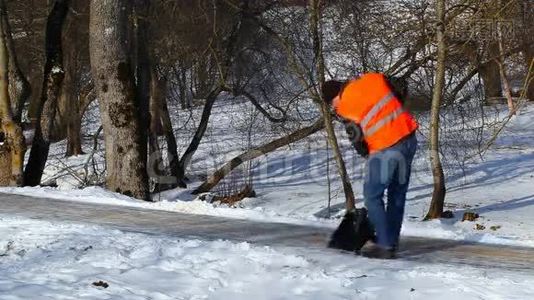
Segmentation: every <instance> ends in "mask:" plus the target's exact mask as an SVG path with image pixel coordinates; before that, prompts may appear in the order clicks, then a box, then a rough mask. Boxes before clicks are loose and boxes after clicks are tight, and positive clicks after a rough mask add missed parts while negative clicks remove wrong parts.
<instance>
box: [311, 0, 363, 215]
mask: <svg viewBox="0 0 534 300" xmlns="http://www.w3.org/2000/svg"><path fill="white" fill-rule="evenodd" d="M309 5H310V8H311V9H310V27H311V28H310V29H311V32H312V41H313V49H314V54H315V63H316V71H317V79H318V81H319V82H318V83H319V87H322V86H323V84H324V82H325V78H324V73H325V66H324V59H323V50H322V42H321V35H320V24H319V22H320V20H321V7H320V1H319V0H310V4H309ZM321 94H322V93H317V94H316V95H312V96H313V97H314V98H315V100H316V102H317V103H318V105H319V106H320V108H321V113H322V116H323V119H324V125H325V128H326V133H327V136H328V143H329V144H330V146H331V147H332V150H333V151H334V159H335V160H336V164H337V169H338V172H339V176H340V177H341V182H342V183H343V191H344V192H345V208H346V209H347V211H350V210H354V208H355V200H354V192H353V190H352V184H351V183H350V178H349V176H348V174H347V169H346V167H345V161H344V160H343V156H342V155H341V151H340V150H339V145H338V143H337V138H336V134H335V132H334V126H333V125H332V117H331V115H330V110H329V108H328V107H327V104H326V103H325V102H324V101H322V100H321V96H320V95H321Z"/></svg>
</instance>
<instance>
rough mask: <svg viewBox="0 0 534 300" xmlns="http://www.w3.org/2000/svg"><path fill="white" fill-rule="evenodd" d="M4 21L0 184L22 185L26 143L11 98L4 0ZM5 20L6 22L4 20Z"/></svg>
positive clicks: (0, 62) (0, 42) (1, 29)
mask: <svg viewBox="0 0 534 300" xmlns="http://www.w3.org/2000/svg"><path fill="white" fill-rule="evenodd" d="M0 5H2V12H1V13H2V21H1V22H0V122H1V124H0V125H1V127H0V186H5V185H10V186H12V185H15V186H20V185H22V180H23V176H22V167H23V165H24V152H25V151H26V149H25V143H24V137H23V135H22V129H21V127H20V124H18V123H17V122H15V120H14V117H13V111H12V107H11V101H10V98H9V91H8V88H9V75H8V74H9V71H8V68H9V67H8V66H9V56H8V49H7V45H6V44H7V41H6V31H7V34H11V33H10V32H9V30H8V29H7V28H5V25H6V23H7V16H5V13H6V11H5V6H4V3H3V1H2V3H1V4H0ZM4 21H5V22H4Z"/></svg>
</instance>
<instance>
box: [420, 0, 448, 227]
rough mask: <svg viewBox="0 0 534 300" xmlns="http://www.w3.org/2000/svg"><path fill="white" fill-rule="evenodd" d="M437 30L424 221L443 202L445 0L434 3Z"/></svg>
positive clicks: (438, 213)
mask: <svg viewBox="0 0 534 300" xmlns="http://www.w3.org/2000/svg"><path fill="white" fill-rule="evenodd" d="M436 14H437V24H436V27H437V30H436V42H437V48H438V50H437V51H438V56H437V62H436V75H435V81H434V91H433V94H432V110H431V114H430V122H431V124H430V149H429V150H430V162H431V164H432V176H433V178H434V191H433V193H432V202H431V204H430V209H429V211H428V213H427V215H426V217H425V219H435V218H440V217H441V215H442V213H443V205H444V202H445V193H446V189H445V176H444V174H443V167H442V165H441V159H440V153H439V143H440V140H439V124H440V123H439V112H440V107H441V99H442V97H443V88H444V81H445V59H446V55H447V53H446V47H447V45H446V43H445V0H437V1H436Z"/></svg>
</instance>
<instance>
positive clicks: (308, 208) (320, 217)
mask: <svg viewBox="0 0 534 300" xmlns="http://www.w3.org/2000/svg"><path fill="white" fill-rule="evenodd" d="M243 110H244V108H243V107H240V106H239V105H230V106H229V105H220V106H216V107H215V109H214V116H213V117H212V122H216V123H217V125H218V126H213V125H211V126H210V129H209V131H210V132H209V134H208V135H207V136H206V141H205V142H204V143H203V144H202V145H201V148H200V149H199V151H198V153H197V157H198V159H197V160H196V162H195V163H194V165H193V170H195V171H196V172H198V173H206V172H208V171H209V168H213V167H214V166H220V165H221V164H222V163H223V162H225V161H226V160H227V159H229V158H231V157H232V156H233V155H235V154H236V153H239V152H241V151H243V149H245V147H246V145H244V143H245V142H243V137H241V138H239V135H238V134H237V133H236V132H241V134H244V133H242V132H243V131H242V130H241V131H240V130H236V128H233V127H231V126H234V127H235V126H238V127H239V126H240V127H243V126H245V125H246V124H245V125H243V124H240V123H239V122H238V120H239V119H240V118H242V117H239V113H240V112H242V111H243ZM177 115H178V116H179V114H177ZM223 124H227V125H228V126H229V127H228V128H225V126H223ZM245 127H246V126H245ZM231 129H233V131H231V132H233V135H228V132H229V131H230V130H231ZM187 131H188V130H185V129H184V130H183V133H182V134H185V132H187ZM245 134H246V133H245ZM323 135H324V133H322V132H320V133H317V134H315V135H314V136H312V137H311V138H309V139H307V140H305V141H302V142H300V143H296V144H294V145H293V146H292V147H291V148H283V149H280V150H279V151H276V152H274V153H270V154H268V155H267V156H266V157H263V158H261V159H259V160H257V161H255V169H254V170H255V171H254V188H255V190H256V192H257V194H258V197H257V198H250V199H245V200H244V201H243V202H242V203H240V204H239V205H238V207H233V208H231V207H228V206H225V205H213V204H210V203H206V202H204V201H201V200H198V199H196V197H194V196H192V195H191V194H190V191H191V189H176V190H172V191H167V192H164V193H161V194H156V195H154V200H155V201H156V202H155V203H147V202H142V201H138V200H135V199H132V198H128V197H126V196H122V195H117V194H114V193H111V192H109V191H106V190H104V189H102V188H100V187H88V188H84V189H75V187H74V189H73V185H72V182H73V181H74V182H76V180H77V179H75V178H73V176H69V175H67V176H63V177H59V178H58V179H57V183H58V186H59V187H58V188H28V187H27V188H0V192H9V193H17V194H25V195H30V196H43V197H50V198H59V199H67V200H72V201H87V202H95V203H103V204H115V205H128V206H135V207H142V208H147V209H160V210H169V211H178V212H185V213H193V214H207V215H217V216H225V217H230V218H244V219H253V220H260V221H274V222H286V223H298V224H306V225H314V226H327V227H332V228H333V227H335V226H336V225H337V223H338V222H339V219H338V218H337V217H339V216H340V215H341V214H342V211H341V209H342V208H343V192H342V189H341V186H340V184H339V181H338V180H337V179H336V178H337V176H336V171H335V164H334V162H333V160H332V158H331V157H329V159H330V178H331V179H332V186H331V189H332V193H331V194H332V202H331V214H330V217H328V215H329V214H328V209H327V203H328V192H327V191H328V186H327V179H326V177H327V174H326V173H327V172H326V165H327V163H326V162H327V152H326V149H325V138H324V136H323ZM532 137H534V106H533V105H530V106H528V107H527V108H526V109H524V110H522V112H521V114H520V115H519V116H518V117H514V119H513V120H512V121H511V123H510V124H509V125H508V126H507V127H506V129H505V131H504V132H503V133H502V134H501V135H500V136H499V139H498V140H497V142H496V144H495V145H494V146H493V147H492V148H491V149H490V150H489V151H488V152H487V153H486V155H485V156H484V157H483V159H482V160H474V161H472V162H471V163H469V164H467V165H466V166H465V168H464V169H463V170H461V171H456V172H454V171H452V172H450V171H449V172H448V173H447V187H448V192H447V198H446V209H450V210H452V211H453V212H454V214H455V218H454V219H450V220H435V221H430V222H422V221H421V219H422V217H423V216H424V214H425V213H426V211H427V209H428V207H429V204H430V198H431V192H432V178H431V173H430V172H429V164H428V159H427V153H426V151H425V149H424V147H425V146H424V143H423V142H421V146H420V150H419V152H418V156H417V159H416V162H415V168H414V173H413V175H412V184H411V188H410V191H409V194H408V202H407V207H406V216H405V222H404V226H403V234H404V235H412V236H427V237H441V238H449V239H460V240H470V241H480V242H489V243H500V244H509V245H521V246H531V247H534V219H533V218H531V216H532V215H534V205H533V204H534V184H533V183H534V142H533V139H532ZM264 138H265V137H264ZM267 139H268V138H267ZM183 140H185V142H187V139H186V138H183V139H182V141H183ZM340 140H341V141H342V144H343V149H344V151H345V158H346V161H347V163H348V168H349V173H350V174H351V176H352V178H353V180H354V181H353V182H354V187H355V191H356V196H357V198H358V200H359V203H358V205H362V204H361V199H362V193H361V192H362V182H361V178H362V174H363V160H362V159H361V158H359V157H357V156H356V155H355V153H354V151H353V150H352V149H351V148H350V145H348V144H347V143H346V141H344V136H343V134H340ZM89 146H91V145H89ZM232 146H233V148H232ZM63 147H64V144H62V143H58V144H56V145H55V150H54V151H53V153H57V154H56V156H54V158H53V159H51V160H50V161H49V163H48V165H47V176H48V177H52V176H53V174H56V173H57V172H58V169H60V168H63V169H65V168H64V166H65V165H71V166H78V170H81V169H79V165H80V164H82V162H83V161H84V160H85V157H86V156H79V157H74V158H69V159H64V158H63V155H62V151H63ZM221 149H225V151H226V152H225V155H219V156H215V153H219V152H220V150H221ZM101 155H102V154H101V153H100V156H101ZM210 161H211V165H210V163H208V166H206V162H210ZM75 169H76V167H72V170H75ZM69 171H70V169H69ZM80 172H82V173H83V170H81V171H80ZM67 173H72V172H67ZM196 185H198V182H193V183H192V184H191V187H192V188H194V187H195V186H196ZM465 211H474V212H476V213H478V214H480V218H479V219H478V220H476V221H475V222H461V218H462V215H463V213H464V212H465ZM477 225H478V226H477Z"/></svg>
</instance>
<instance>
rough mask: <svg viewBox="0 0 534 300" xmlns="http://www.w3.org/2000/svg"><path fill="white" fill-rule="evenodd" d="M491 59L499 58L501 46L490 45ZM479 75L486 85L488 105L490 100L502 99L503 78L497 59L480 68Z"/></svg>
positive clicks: (485, 93)
mask: <svg viewBox="0 0 534 300" xmlns="http://www.w3.org/2000/svg"><path fill="white" fill-rule="evenodd" d="M488 47H489V57H490V58H496V57H498V56H499V45H498V44H497V43H493V42H492V43H490V45H489V46H488ZM479 74H480V77H482V82H483V84H484V96H485V99H486V103H487V104H490V103H491V101H490V99H492V98H500V97H502V87H501V77H500V71H499V64H498V63H497V62H495V59H491V61H488V62H487V63H485V64H483V65H481V66H480V67H479Z"/></svg>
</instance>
